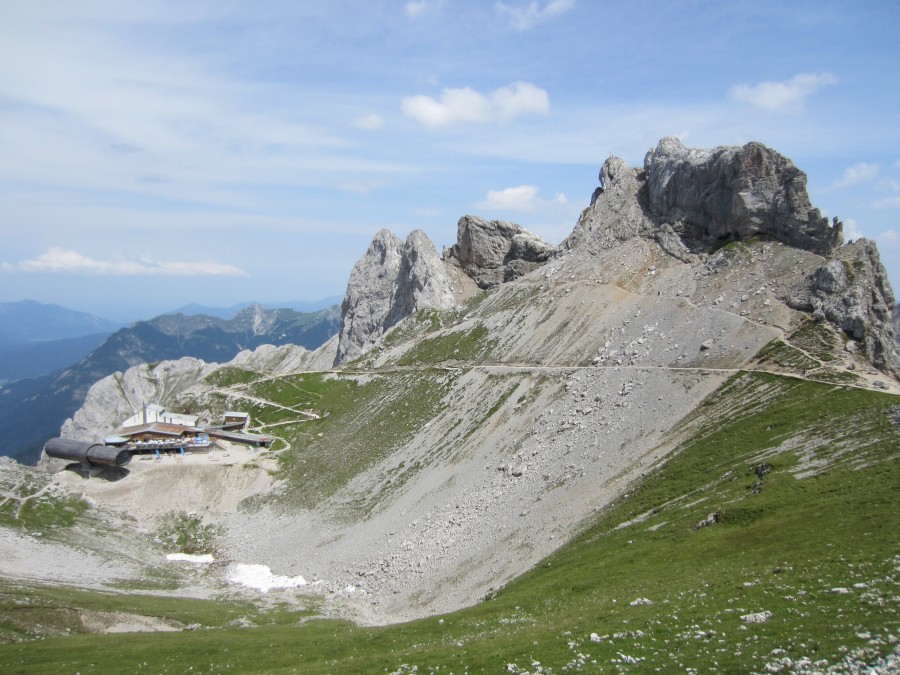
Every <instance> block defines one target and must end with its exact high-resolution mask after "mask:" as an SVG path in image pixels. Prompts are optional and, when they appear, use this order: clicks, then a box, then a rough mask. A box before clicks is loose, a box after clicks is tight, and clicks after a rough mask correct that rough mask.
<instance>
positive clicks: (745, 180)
mask: <svg viewBox="0 0 900 675" xmlns="http://www.w3.org/2000/svg"><path fill="white" fill-rule="evenodd" d="M600 183H601V187H599V188H597V190H596V191H595V192H594V195H593V198H592V200H591V206H590V207H589V208H588V209H587V210H586V211H585V212H584V213H583V214H582V217H581V219H580V221H579V223H578V225H577V226H576V228H575V231H574V232H573V233H572V235H571V236H570V237H569V238H568V239H567V240H566V241H565V242H563V248H564V249H573V248H579V247H587V248H589V249H592V250H594V251H598V250H606V249H608V248H610V247H611V246H614V245H616V244H618V243H621V242H623V241H627V240H628V239H630V238H631V237H635V236H643V237H646V238H648V239H655V240H656V241H658V242H659V243H660V244H661V245H662V246H663V248H664V249H665V250H666V251H667V252H668V253H670V254H672V255H674V256H675V257H678V258H679V259H682V260H685V261H687V260H688V259H689V255H690V254H695V253H703V252H709V251H712V250H715V249H716V248H718V247H719V246H722V245H723V244H726V243H728V242H731V241H746V240H749V239H752V238H754V237H761V238H765V239H771V240H775V241H780V242H782V243H784V244H787V245H788V246H793V247H794V248H801V249H804V250H807V251H811V252H813V253H818V254H820V255H828V254H830V253H832V252H834V251H835V250H836V249H837V248H838V247H839V246H840V245H841V243H842V242H843V236H844V235H843V227H842V225H841V223H840V222H839V221H837V220H835V221H834V223H829V222H828V219H827V218H825V217H823V216H822V214H821V212H820V211H819V210H818V209H816V208H814V207H813V206H812V204H811V203H810V201H809V196H808V194H807V191H806V174H805V173H803V172H802V171H800V169H798V168H797V167H796V166H794V163H793V162H791V160H790V159H788V158H787V157H785V156H784V155H781V154H779V153H778V152H776V151H775V150H772V149H770V148H768V147H766V146H765V145H763V144H762V143H755V142H753V143H747V144H746V145H744V146H741V147H736V146H723V147H718V148H714V149H697V148H687V147H685V146H684V144H682V142H681V141H680V140H678V139H677V138H674V137H671V136H670V137H666V138H663V139H662V140H661V141H660V142H659V143H658V144H657V146H656V148H655V149H653V150H650V151H649V152H648V153H647V156H646V157H645V158H644V166H643V169H642V170H639V169H633V168H631V167H630V166H628V164H627V163H626V162H625V161H623V160H622V159H620V158H618V157H610V158H609V159H607V160H606V162H605V163H604V164H603V168H602V169H601V170H600Z"/></svg>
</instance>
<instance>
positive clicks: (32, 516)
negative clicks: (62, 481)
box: [0, 471, 88, 533]
mask: <svg viewBox="0 0 900 675" xmlns="http://www.w3.org/2000/svg"><path fill="white" fill-rule="evenodd" d="M49 483H50V479H49V477H48V476H46V475H44V474H40V473H38V472H36V471H29V472H25V473H24V475H23V477H22V479H21V481H20V482H13V481H11V479H10V475H9V474H0V526H6V527H17V528H22V529H27V530H29V531H32V530H37V531H40V532H43V533H46V532H48V531H51V530H56V529H59V528H68V527H71V526H72V525H74V524H75V521H76V519H77V518H78V516H80V515H81V514H82V513H84V512H85V511H86V510H87V509H88V504H87V502H85V501H84V500H82V499H81V498H79V497H76V496H73V495H68V494H59V493H57V492H56V491H53V490H48V489H47V487H48V484H49Z"/></svg>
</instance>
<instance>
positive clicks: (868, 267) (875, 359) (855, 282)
mask: <svg viewBox="0 0 900 675" xmlns="http://www.w3.org/2000/svg"><path fill="white" fill-rule="evenodd" d="M786 301H787V303H788V305H790V306H791V307H793V308H795V309H801V310H804V311H809V312H812V313H813V316H814V317H815V318H816V320H818V321H829V322H831V323H832V324H834V325H835V326H837V327H838V328H840V329H841V330H842V331H843V332H844V334H845V335H847V337H849V338H852V339H853V340H855V341H856V342H858V343H860V344H861V346H862V348H863V351H864V352H865V353H866V354H867V355H868V356H869V358H870V359H871V361H872V365H874V366H875V367H876V368H879V369H881V370H885V371H887V372H889V373H892V374H894V375H895V376H896V375H898V374H900V359H898V356H897V349H896V342H895V335H894V329H893V326H892V321H891V318H892V317H891V314H892V308H894V294H893V292H892V290H891V285H890V282H889V281H888V278H887V272H886V271H885V269H884V266H883V265H882V264H881V258H880V257H879V255H878V248H877V247H876V246H875V243H874V242H872V241H869V240H868V239H859V240H857V241H856V242H854V243H852V244H847V245H846V246H843V247H841V248H840V249H838V250H837V251H836V252H835V254H834V256H833V257H831V258H830V259H829V260H828V261H827V262H826V263H825V264H824V265H822V267H820V268H819V269H817V270H816V271H815V272H814V273H813V274H811V275H809V277H808V278H807V280H806V287H805V288H802V289H799V291H798V292H797V294H796V296H795V297H794V298H786Z"/></svg>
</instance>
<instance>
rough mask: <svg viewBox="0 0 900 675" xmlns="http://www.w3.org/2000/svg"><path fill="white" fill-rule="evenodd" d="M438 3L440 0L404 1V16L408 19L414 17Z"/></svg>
mask: <svg viewBox="0 0 900 675" xmlns="http://www.w3.org/2000/svg"><path fill="white" fill-rule="evenodd" d="M438 4H440V1H439V0H438V2H433V1H429V0H410V1H409V2H407V3H406V6H405V7H404V10H405V11H406V16H408V17H409V18H410V19H416V18H418V17H420V16H421V15H422V14H424V13H425V12H426V11H428V10H429V9H430V8H431V7H434V6H435V5H438Z"/></svg>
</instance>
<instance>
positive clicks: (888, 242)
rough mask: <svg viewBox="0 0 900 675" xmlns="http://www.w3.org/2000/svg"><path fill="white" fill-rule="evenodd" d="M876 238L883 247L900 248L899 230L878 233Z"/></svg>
mask: <svg viewBox="0 0 900 675" xmlns="http://www.w3.org/2000/svg"><path fill="white" fill-rule="evenodd" d="M875 239H876V240H877V241H878V245H879V246H881V247H882V248H890V249H900V234H897V230H885V231H884V232H882V233H881V234H879V235H876V237H875Z"/></svg>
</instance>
